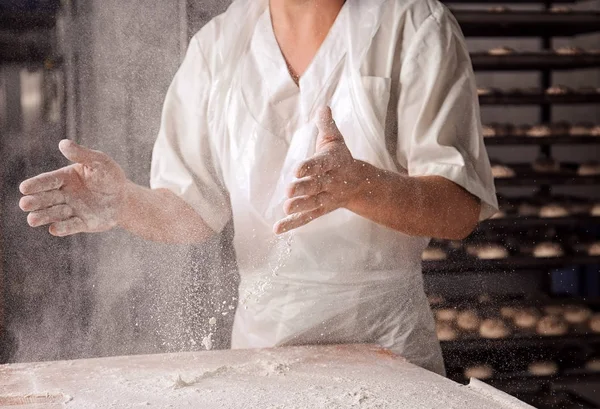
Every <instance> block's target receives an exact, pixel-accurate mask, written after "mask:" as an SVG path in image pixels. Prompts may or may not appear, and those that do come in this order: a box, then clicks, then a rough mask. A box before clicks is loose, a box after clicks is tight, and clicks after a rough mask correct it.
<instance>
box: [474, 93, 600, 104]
mask: <svg viewBox="0 0 600 409" xmlns="http://www.w3.org/2000/svg"><path fill="white" fill-rule="evenodd" d="M479 103H480V104H481V105H543V104H547V105H552V104H557V105H558V104H600V93H599V92H596V93H594V94H583V93H577V92H572V93H566V94H562V95H547V94H508V93H506V94H500V93H498V94H490V95H480V96H479Z"/></svg>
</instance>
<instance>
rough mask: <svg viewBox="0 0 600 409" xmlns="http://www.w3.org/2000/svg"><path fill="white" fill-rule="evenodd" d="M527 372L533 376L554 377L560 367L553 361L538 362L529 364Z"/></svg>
mask: <svg viewBox="0 0 600 409" xmlns="http://www.w3.org/2000/svg"><path fill="white" fill-rule="evenodd" d="M527 372H529V373H530V374H531V375H533V376H552V375H556V374H557V373H558V365H557V364H556V362H553V361H536V362H532V363H530V364H529V366H528V367H527Z"/></svg>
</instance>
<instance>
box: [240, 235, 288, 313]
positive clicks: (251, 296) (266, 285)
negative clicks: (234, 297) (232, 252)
mask: <svg viewBox="0 0 600 409" xmlns="http://www.w3.org/2000/svg"><path fill="white" fill-rule="evenodd" d="M293 239H294V236H293V235H292V234H291V233H288V237H287V239H286V240H285V242H284V241H283V239H282V237H278V238H277V239H276V240H277V242H276V243H275V244H274V247H275V246H281V247H283V248H282V249H280V250H279V256H278V257H277V261H276V262H275V264H274V265H270V266H269V270H270V271H271V274H269V275H268V276H266V277H264V278H261V279H259V280H257V281H256V282H255V283H254V284H253V285H252V287H251V288H246V289H245V290H244V294H243V296H242V297H241V299H240V305H243V306H244V309H248V305H247V304H249V303H251V302H254V303H256V302H258V301H259V300H260V299H261V298H262V297H263V295H264V294H265V293H266V292H267V291H268V290H269V289H270V288H271V287H272V286H273V279H274V278H276V277H277V276H278V275H279V270H280V269H281V268H282V267H284V266H285V265H286V263H287V260H288V258H289V256H290V254H291V253H292V242H293Z"/></svg>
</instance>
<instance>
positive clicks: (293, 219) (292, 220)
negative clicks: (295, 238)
mask: <svg viewBox="0 0 600 409" xmlns="http://www.w3.org/2000/svg"><path fill="white" fill-rule="evenodd" d="M326 213H329V211H328V210H326V209H325V208H324V207H321V208H319V209H317V210H311V211H310V212H304V213H294V214H292V215H291V216H288V217H286V218H284V219H281V220H280V221H278V222H277V223H275V226H273V232H274V233H275V234H282V233H285V232H288V231H290V230H293V229H297V228H298V227H302V226H304V225H305V224H308V223H310V222H311V221H313V220H315V219H317V218H319V217H321V216H323V215H324V214H326Z"/></svg>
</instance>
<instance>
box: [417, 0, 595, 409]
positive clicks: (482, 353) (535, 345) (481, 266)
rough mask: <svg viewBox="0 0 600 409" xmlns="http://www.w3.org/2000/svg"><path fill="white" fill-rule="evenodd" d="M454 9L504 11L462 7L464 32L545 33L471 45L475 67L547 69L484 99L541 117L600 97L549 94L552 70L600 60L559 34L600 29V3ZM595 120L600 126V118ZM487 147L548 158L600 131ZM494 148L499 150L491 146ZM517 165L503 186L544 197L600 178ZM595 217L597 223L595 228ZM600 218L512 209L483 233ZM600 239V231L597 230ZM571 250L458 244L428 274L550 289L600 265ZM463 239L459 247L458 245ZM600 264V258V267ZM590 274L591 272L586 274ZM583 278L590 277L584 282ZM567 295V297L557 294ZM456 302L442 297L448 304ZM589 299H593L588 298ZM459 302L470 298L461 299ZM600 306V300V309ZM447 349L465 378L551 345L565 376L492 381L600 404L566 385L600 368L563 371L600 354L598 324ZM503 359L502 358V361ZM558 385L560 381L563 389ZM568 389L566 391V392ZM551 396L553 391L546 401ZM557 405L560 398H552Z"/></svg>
mask: <svg viewBox="0 0 600 409" xmlns="http://www.w3.org/2000/svg"><path fill="white" fill-rule="evenodd" d="M446 3H449V4H450V8H452V4H453V3H461V4H467V3H470V4H477V5H478V6H479V7H480V8H481V6H482V5H483V6H485V5H489V7H494V8H495V10H491V9H489V10H479V11H475V10H455V11H453V13H454V15H455V16H456V19H457V21H458V22H459V24H460V26H461V28H462V31H463V33H464V34H465V36H467V37H493V38H498V37H537V38H539V39H540V45H541V50H540V51H538V52H520V51H519V50H510V51H508V52H507V53H506V54H504V55H491V54H490V53H488V52H476V53H472V54H471V60H472V63H473V67H474V69H475V70H476V71H487V72H489V71H515V72H516V71H532V72H535V71H537V72H539V73H540V74H541V75H540V81H539V83H538V84H536V85H537V87H536V88H537V89H539V91H537V92H535V91H532V90H516V91H517V92H514V91H498V90H494V89H492V90H490V93H488V94H484V95H481V96H480V97H479V101H480V104H481V105H497V106H501V105H515V106H525V105H534V106H539V108H540V115H539V119H538V122H539V123H542V124H551V123H552V122H553V121H552V107H553V106H555V105H582V106H585V104H600V93H599V92H594V91H593V90H577V89H574V90H568V92H567V93H564V94H561V95H548V94H546V90H547V89H548V88H550V87H551V86H553V85H559V84H555V83H554V82H553V78H552V72H553V71H554V70H561V71H564V70H578V69H590V68H598V67H600V54H598V53H596V52H595V51H594V52H589V50H573V51H572V54H570V55H564V54H559V53H557V52H556V51H555V50H554V47H553V37H569V36H574V35H579V34H588V33H595V32H600V13H598V12H593V11H574V10H568V11H564V10H563V11H562V12H557V10H552V11H551V9H552V7H553V5H556V4H561V5H562V4H564V5H567V6H568V4H569V3H575V1H533V0H516V1H511V2H507V4H508V6H507V9H502V8H500V9H498V3H497V2H496V1H493V0H447V1H446ZM513 3H514V4H530V5H532V6H539V7H540V10H537V11H521V10H511V9H510V7H511V6H510V4H513ZM596 91H598V90H596ZM595 125H598V124H597V123H596V124H595ZM485 144H486V147H488V148H491V147H496V146H515V147H518V146H528V147H530V148H532V147H533V148H535V147H536V146H537V147H538V149H539V154H540V155H542V156H546V157H551V156H552V148H553V146H554V145H600V137H597V136H571V135H569V134H564V135H557V134H553V135H552V136H548V137H530V136H517V135H507V136H494V137H486V138H485ZM491 156H492V157H493V155H491ZM507 166H509V167H510V168H512V169H513V170H514V171H515V177H512V178H497V179H495V184H496V187H497V188H498V190H499V191H500V192H502V191H503V189H504V188H513V187H535V188H537V189H538V192H539V193H540V195H541V196H542V197H545V198H550V199H549V200H552V198H553V195H552V190H553V186H559V185H579V186H600V175H596V176H579V175H577V166H578V164H568V163H567V164H562V163H561V170H560V172H557V173H539V172H535V171H534V170H533V169H532V167H531V165H530V164H520V165H519V164H517V165H513V164H508V165H507ZM594 226H596V227H595V229H596V230H594ZM598 226H600V218H599V217H593V216H591V215H590V214H589V213H587V214H580V215H570V216H567V217H563V218H540V217H517V216H512V215H507V216H506V217H503V218H498V219H492V220H489V221H486V222H484V223H482V224H481V225H480V226H479V227H478V229H477V231H476V232H475V233H474V235H479V238H481V236H484V238H487V237H489V234H488V233H489V232H490V231H491V232H494V231H496V230H498V231H499V232H502V233H504V232H508V231H512V232H514V233H515V234H527V232H529V231H530V230H531V229H533V230H539V231H542V230H543V229H544V228H550V229H559V230H560V229H567V228H573V229H576V230H574V231H579V232H580V230H586V231H591V232H592V234H593V232H594V231H596V232H597V228H598ZM596 239H598V238H597V237H596ZM562 244H563V246H564V248H565V254H564V256H562V257H553V258H535V257H532V256H529V255H527V254H524V253H520V252H518V251H514V249H511V248H510V246H507V249H508V250H509V256H508V257H507V258H505V259H501V260H479V259H477V258H476V257H473V256H470V255H468V254H467V253H466V252H465V251H464V250H463V249H457V250H456V249H455V250H449V252H448V258H447V260H444V261H425V262H423V270H424V272H425V273H426V274H435V275H448V276H456V275H458V274H490V275H491V277H493V275H494V274H504V273H516V272H518V274H519V275H531V276H533V277H535V280H536V282H539V283H540V284H541V285H540V288H541V289H542V291H546V292H549V289H550V288H551V285H550V283H551V282H550V277H551V275H550V273H551V272H552V271H553V270H555V269H556V268H558V267H563V268H564V269H563V270H562V271H563V272H564V273H565V274H569V273H568V271H572V274H581V273H582V271H584V269H590V268H594V266H600V257H599V256H589V255H587V254H585V253H581V252H577V251H575V249H573V248H571V247H570V246H569V245H567V244H566V243H562ZM454 248H456V247H454ZM598 270H599V271H598V272H599V273H600V267H598ZM581 282H583V281H581ZM580 285H581V284H580ZM563 301H567V302H572V303H581V302H582V301H583V302H584V303H585V301H584V300H575V299H569V298H566V300H563ZM557 302H560V301H557ZM516 303H517V304H518V305H531V306H544V305H548V304H549V303H551V302H549V300H548V299H547V298H543V299H537V298H532V299H529V300H528V301H527V302H526V303H523V301H522V300H521V301H517V302H516ZM449 304H451V302H446V303H444V304H443V305H441V306H447V305H449ZM586 304H587V303H586ZM456 305H463V306H464V305H469V303H466V304H465V303H464V302H462V303H459V304H456ZM470 307H471V308H476V309H477V310H478V311H480V312H481V313H483V312H485V311H488V312H489V311H490V308H492V309H493V308H497V307H498V308H499V304H498V303H497V302H496V301H492V302H488V303H470ZM597 307H598V305H594V307H593V308H592V309H593V310H595V311H599V310H600V309H599V308H597ZM442 351H443V353H444V358H445V360H446V362H447V364H448V369H449V371H448V373H449V375H450V377H452V378H454V379H455V380H457V381H460V382H464V381H465V379H464V376H463V374H462V371H461V368H464V367H466V366H469V365H473V364H477V363H480V362H486V359H493V360H494V364H499V365H504V364H506V365H508V366H509V367H510V365H514V368H518V366H519V365H521V366H522V365H523V361H524V360H527V359H529V358H535V357H544V356H546V355H547V354H555V355H554V356H556V357H557V359H558V360H560V361H561V363H560V365H559V366H561V371H560V372H559V373H558V374H557V375H555V376H549V377H532V376H527V375H526V374H525V373H524V369H523V368H521V369H520V370H515V371H512V373H511V371H498V372H497V373H496V374H495V375H494V376H493V377H492V378H491V379H486V380H485V382H487V383H490V384H492V385H494V386H496V387H498V388H500V389H502V390H505V391H507V392H509V393H511V394H513V395H515V396H517V397H518V398H520V399H522V400H524V401H526V402H530V403H532V404H534V406H536V407H538V404H539V407H540V408H546V407H552V406H551V404H549V403H546V404H544V403H543V399H542V398H540V397H541V396H544V395H545V397H546V398H547V397H548V394H551V393H555V394H561V393H562V394H564V398H565V401H568V402H570V404H569V405H572V406H565V407H578V408H595V407H598V403H593V402H589V401H586V400H585V399H584V398H581V397H579V396H577V395H576V394H574V393H573V392H570V391H560V392H559V391H558V390H557V389H556V388H558V386H557V385H558V384H560V382H561V381H566V380H570V381H581V382H585V381H588V380H591V379H595V380H600V375H598V374H591V373H589V371H588V372H585V371H579V372H577V371H575V372H573V370H572V368H568V370H563V369H564V368H563V366H564V364H565V363H566V362H571V363H572V364H574V365H576V364H582V362H583V360H584V359H587V358H589V357H590V356H596V357H600V334H595V333H591V332H588V333H583V332H582V333H569V334H566V335H564V336H559V337H545V336H537V335H535V334H533V335H527V334H523V333H515V334H514V335H513V336H511V337H508V338H505V339H497V340H490V339H482V338H478V337H476V336H473V337H470V338H461V339H457V340H455V341H448V342H442ZM492 366H495V365H492ZM555 389H556V390H555ZM557 396H558V395H557ZM548 401H551V399H550V400H547V401H544V402H548ZM548 405H550V406H548Z"/></svg>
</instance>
